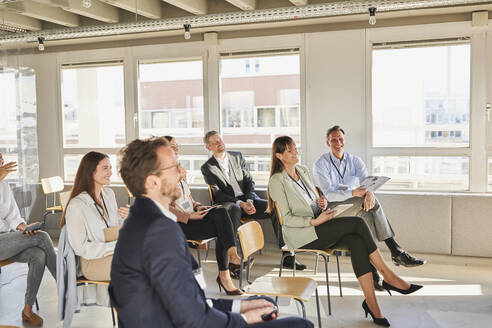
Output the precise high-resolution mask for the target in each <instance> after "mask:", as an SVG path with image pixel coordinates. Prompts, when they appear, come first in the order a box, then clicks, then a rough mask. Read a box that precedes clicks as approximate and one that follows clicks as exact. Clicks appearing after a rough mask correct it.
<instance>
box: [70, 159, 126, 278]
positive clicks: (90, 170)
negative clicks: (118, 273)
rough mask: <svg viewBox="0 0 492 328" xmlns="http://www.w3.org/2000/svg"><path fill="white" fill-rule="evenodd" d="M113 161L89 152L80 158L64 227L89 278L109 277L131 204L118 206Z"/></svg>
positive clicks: (83, 270) (83, 271) (83, 272)
mask: <svg viewBox="0 0 492 328" xmlns="http://www.w3.org/2000/svg"><path fill="white" fill-rule="evenodd" d="M111 174H112V172H111V163H110V161H109V158H108V156H107V155H105V154H101V153H98V152H89V153H87V154H86V155H85V156H84V157H83V158H82V160H81V161H80V165H79V168H78V170H77V174H76V176H75V182H74V185H73V188H72V191H71V194H70V198H69V201H68V204H67V206H66V209H65V212H64V213H63V216H62V221H61V226H62V227H63V226H64V225H65V224H66V225H67V233H68V241H69V243H70V246H71V247H72V248H73V250H74V252H75V255H77V256H79V260H80V268H81V270H82V274H83V275H84V277H86V278H87V279H89V280H98V281H107V280H110V269H111V261H112V258H113V257H112V254H113V251H114V247H115V245H116V239H117V238H118V229H119V227H120V225H121V223H122V220H123V219H124V218H126V217H127V216H128V211H129V210H128V207H122V208H120V209H118V205H117V204H116V198H115V195H114V192H113V191H112V190H111V189H110V188H108V187H106V186H107V185H109V184H110V182H111V180H110V178H111Z"/></svg>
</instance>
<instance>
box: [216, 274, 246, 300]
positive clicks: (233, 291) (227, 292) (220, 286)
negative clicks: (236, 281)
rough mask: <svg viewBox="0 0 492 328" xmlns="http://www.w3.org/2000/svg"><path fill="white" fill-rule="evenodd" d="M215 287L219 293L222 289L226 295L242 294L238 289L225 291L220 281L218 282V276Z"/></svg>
mask: <svg viewBox="0 0 492 328" xmlns="http://www.w3.org/2000/svg"><path fill="white" fill-rule="evenodd" d="M217 285H219V292H222V288H223V289H224V291H225V292H226V294H227V295H233V296H234V295H243V292H242V291H241V290H240V289H237V288H236V289H234V290H227V289H226V288H225V287H224V285H223V284H222V280H220V276H217Z"/></svg>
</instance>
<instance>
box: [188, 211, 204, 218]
mask: <svg viewBox="0 0 492 328" xmlns="http://www.w3.org/2000/svg"><path fill="white" fill-rule="evenodd" d="M207 213H208V211H197V212H193V213H191V214H190V220H201V219H203V218H204V217H205V215H207Z"/></svg>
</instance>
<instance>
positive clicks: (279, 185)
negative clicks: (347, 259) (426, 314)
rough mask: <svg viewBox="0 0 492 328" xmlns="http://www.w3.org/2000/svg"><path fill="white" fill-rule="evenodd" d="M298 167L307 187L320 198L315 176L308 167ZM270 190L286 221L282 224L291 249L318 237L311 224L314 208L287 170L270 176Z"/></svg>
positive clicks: (286, 241) (286, 240)
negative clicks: (314, 179) (314, 180)
mask: <svg viewBox="0 0 492 328" xmlns="http://www.w3.org/2000/svg"><path fill="white" fill-rule="evenodd" d="M296 169H297V172H298V173H299V176H300V178H301V179H302V181H303V182H304V184H305V185H306V187H307V188H308V189H309V190H310V192H311V193H312V194H313V195H316V199H318V198H319V197H318V193H317V192H316V187H315V185H314V183H313V178H312V177H311V174H310V173H309V170H308V169H307V167H305V166H302V165H297V166H296ZM268 191H269V193H270V197H271V198H272V199H273V201H275V202H277V204H278V207H279V210H280V213H281V215H282V219H283V221H284V222H283V225H282V232H283V236H284V240H285V243H286V244H287V246H288V247H289V248H290V249H294V248H299V247H301V246H304V245H306V244H308V243H310V242H312V241H313V240H316V239H318V236H317V235H316V232H315V230H314V227H313V226H312V225H310V224H309V221H310V220H311V219H313V217H314V213H313V210H312V209H311V206H309V204H308V203H307V202H306V200H305V199H304V197H303V196H302V194H301V192H300V191H299V189H298V187H297V186H296V184H295V182H294V181H293V180H292V179H291V178H290V177H289V175H288V174H287V173H286V172H285V171H282V172H280V173H275V174H274V175H272V176H271V177H270V181H269V182H268Z"/></svg>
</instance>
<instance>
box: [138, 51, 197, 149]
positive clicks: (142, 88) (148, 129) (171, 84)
mask: <svg viewBox="0 0 492 328" xmlns="http://www.w3.org/2000/svg"><path fill="white" fill-rule="evenodd" d="M138 81H139V82H138V84H139V103H140V105H139V111H140V120H139V121H140V125H139V127H140V130H139V131H140V132H139V135H140V137H141V138H147V137H150V136H162V135H171V136H174V137H175V138H176V140H177V141H178V142H179V143H180V144H181V145H187V144H188V145H190V144H203V141H202V140H203V135H204V131H203V127H204V124H203V63H202V61H201V60H196V61H180V62H158V63H155V62H154V63H140V64H139V80H138Z"/></svg>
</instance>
